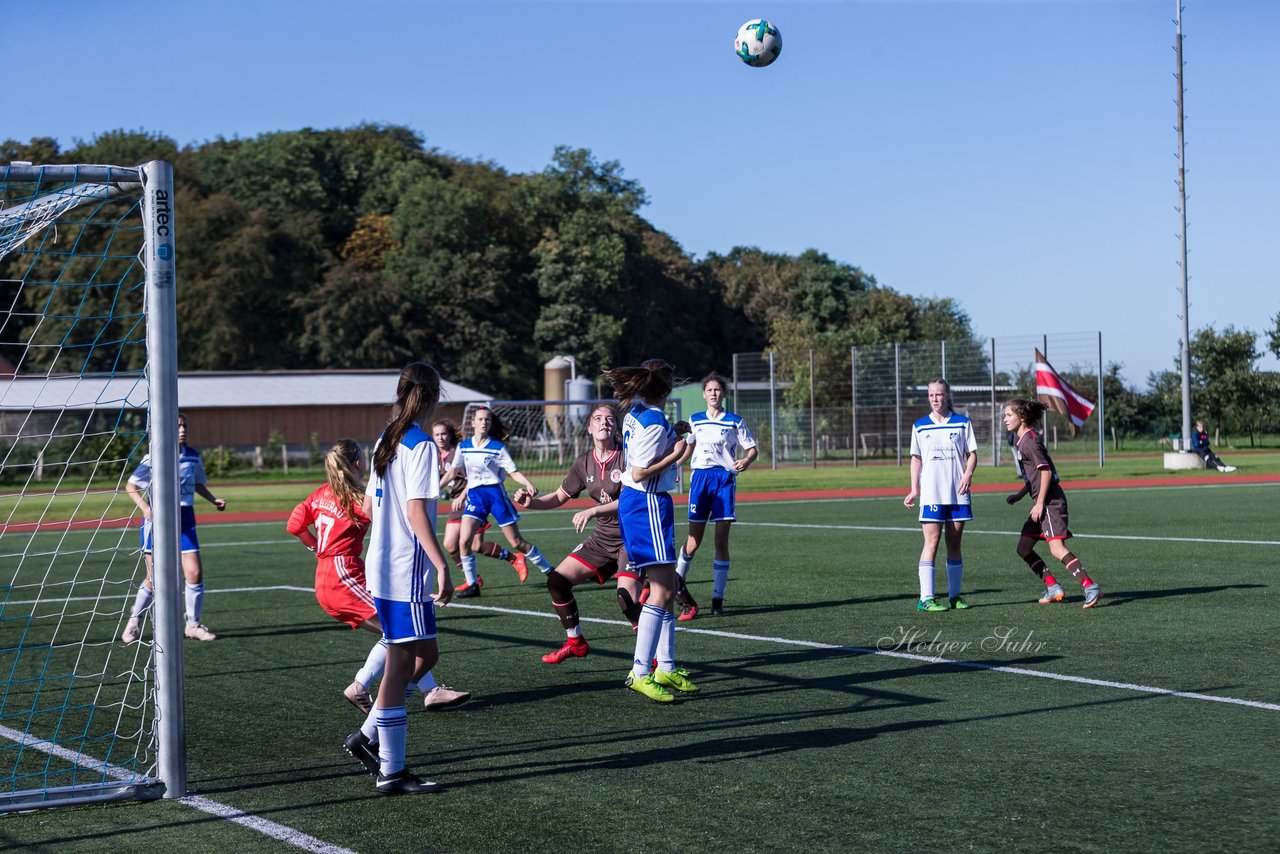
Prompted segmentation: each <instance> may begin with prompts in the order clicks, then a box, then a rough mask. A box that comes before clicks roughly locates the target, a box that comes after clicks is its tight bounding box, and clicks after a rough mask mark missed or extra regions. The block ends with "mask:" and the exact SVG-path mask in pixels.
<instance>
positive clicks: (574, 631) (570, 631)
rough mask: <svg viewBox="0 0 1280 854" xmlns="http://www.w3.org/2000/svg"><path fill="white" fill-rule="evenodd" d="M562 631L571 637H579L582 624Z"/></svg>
mask: <svg viewBox="0 0 1280 854" xmlns="http://www.w3.org/2000/svg"><path fill="white" fill-rule="evenodd" d="M564 633H565V634H566V635H568V636H569V637H571V638H580V637H582V624H581V623H579V624H578V625H576V626H574V627H573V628H571V629H565V630H564Z"/></svg>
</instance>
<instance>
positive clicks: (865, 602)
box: [0, 458, 1280, 852]
mask: <svg viewBox="0 0 1280 854" xmlns="http://www.w3.org/2000/svg"><path fill="white" fill-rule="evenodd" d="M1246 459H1247V458H1246ZM1109 468H1110V467H1109ZM1243 470H1244V466H1243V465H1242V471H1243ZM900 474H901V472H896V473H895V479H894V480H893V481H892V482H893V483H897V482H898V481H899V480H900V477H898V475H900ZM1006 474H1007V472H1006ZM1107 474H1109V475H1110V474H1112V472H1110V471H1108V472H1107ZM763 479H764V478H761V480H763ZM810 485H812V482H810ZM764 488H769V487H764ZM1278 489H1280V487H1277V486H1257V485H1252V486H1250V485H1243V484H1233V483H1232V482H1231V481H1230V480H1229V479H1226V478H1224V479H1223V481H1222V482H1221V483H1220V484H1215V485H1212V486H1201V487H1176V488H1134V489H1115V490H1090V491H1078V492H1075V493H1069V494H1070V499H1071V510H1072V517H1071V521H1072V527H1073V528H1074V529H1076V530H1077V531H1078V532H1079V534H1080V536H1078V537H1077V539H1076V540H1074V541H1073V542H1072V547H1073V549H1074V550H1075V551H1076V553H1077V554H1078V555H1080V556H1081V557H1082V559H1083V560H1084V562H1085V564H1086V566H1087V567H1088V568H1089V570H1090V572H1091V573H1092V574H1093V575H1094V576H1095V578H1096V579H1097V580H1098V581H1099V582H1100V583H1101V584H1102V585H1103V587H1104V589H1105V590H1106V597H1105V598H1104V600H1103V604H1102V606H1101V607H1099V608H1096V609H1094V610H1092V611H1083V610H1082V609H1081V608H1080V595H1079V587H1078V585H1074V584H1073V583H1072V582H1071V581H1070V579H1068V578H1064V579H1063V583H1064V586H1065V587H1066V588H1067V591H1068V601H1067V602H1066V603H1063V604H1060V605H1049V606H1040V605H1037V604H1035V599H1036V597H1037V596H1038V595H1039V591H1040V589H1041V587H1040V585H1039V582H1038V581H1037V580H1036V579H1035V577H1034V576H1032V574H1031V573H1030V572H1029V571H1028V570H1027V569H1026V567H1025V565H1024V564H1023V563H1022V562H1021V561H1020V560H1019V559H1018V558H1017V556H1016V555H1015V554H1014V551H1013V546H1014V543H1015V537H1014V536H1013V534H1012V533H1011V532H1014V531H1016V530H1017V529H1018V527H1019V525H1020V524H1021V518H1022V516H1021V514H1022V513H1024V512H1025V510H1026V509H1027V507H1028V506H1029V505H1027V504H1025V503H1024V504H1022V505H1020V506H1019V507H1018V508H1010V507H1008V506H1006V505H1005V504H1004V502H1003V500H1002V499H1001V497H1000V496H999V495H978V496H975V514H976V520H975V522H973V523H972V524H971V525H970V528H969V530H968V533H967V535H966V538H965V558H966V566H967V570H966V583H965V587H966V595H967V597H968V599H969V601H970V602H971V603H972V604H973V605H974V607H973V608H971V609H970V610H968V611H963V612H958V611H951V612H946V613H941V614H919V613H917V612H916V611H915V610H914V600H915V592H916V573H915V564H916V559H917V556H918V553H919V547H920V533H919V526H918V525H917V524H916V522H915V515H914V511H910V510H906V509H905V508H903V507H902V506H901V501H900V499H896V498H892V499H862V500H842V501H794V502H785V503H783V502H779V503H750V504H743V505H742V506H741V507H740V513H739V516H740V519H741V520H742V521H741V523H740V524H739V525H738V526H736V528H735V530H734V535H733V542H732V547H733V559H734V563H733V577H732V581H731V582H730V586H729V591H728V599H727V607H728V613H727V615H726V616H724V617H710V616H706V617H700V618H699V619H698V620H696V621H694V622H692V623H691V624H685V623H682V624H680V626H681V629H680V632H679V635H678V647H677V652H678V657H679V659H680V660H681V661H682V663H684V664H685V665H686V666H687V667H689V669H690V671H691V675H692V676H693V678H694V679H695V680H696V681H697V682H698V684H699V685H700V686H701V688H702V691H701V692H700V693H699V694H697V695H693V696H689V697H686V698H682V699H681V700H680V701H678V702H676V703H674V704H671V705H669V706H660V705H658V704H655V703H652V702H650V701H648V700H646V699H644V698H642V697H640V696H639V695H637V694H634V693H632V692H631V691H628V690H626V689H625V688H623V687H622V679H623V676H624V675H625V673H626V671H627V668H628V666H629V662H630V659H631V654H632V645H633V635H632V632H631V630H630V628H629V627H628V626H627V625H626V624H625V623H624V622H623V621H622V619H621V617H620V615H619V614H618V610H617V606H616V603H615V600H614V596H613V594H612V590H611V587H607V588H606V589H594V588H593V589H586V590H581V592H580V595H579V603H580V607H581V611H582V614H583V616H584V618H585V620H586V622H585V629H586V634H587V636H588V638H589V640H590V642H591V645H592V646H591V648H592V652H591V655H589V656H588V657H586V658H583V659H574V660H570V661H568V662H566V663H564V664H562V665H560V666H557V667H549V666H546V665H544V664H542V663H541V662H540V660H539V656H540V654H541V653H543V652H546V651H548V650H550V649H552V648H554V647H555V646H557V645H558V644H559V642H560V639H561V637H562V631H561V629H560V628H559V625H558V623H557V621H556V620H555V618H554V616H553V615H552V613H551V609H550V607H549V604H548V597H547V595H546V592H545V589H542V588H541V586H540V585H539V584H538V583H537V582H538V579H537V578H536V577H531V578H530V579H529V582H528V583H527V584H525V585H520V584H518V583H517V582H516V579H515V577H514V573H512V572H511V571H510V569H509V568H507V567H506V566H505V565H504V564H499V563H497V562H494V561H486V560H484V559H482V563H481V571H482V574H483V575H484V576H485V580H486V586H485V588H484V595H483V596H482V597H481V598H479V599H473V600H469V601H467V602H465V603H457V604H454V605H451V606H449V607H448V608H446V609H443V610H442V611H441V613H440V626H441V635H440V644H441V649H442V657H441V662H440V664H439V666H438V668H437V674H438V675H439V677H440V678H441V679H442V680H443V681H445V682H446V683H448V684H450V685H452V686H454V687H461V688H465V689H467V690H469V691H472V692H473V693H474V695H475V698H474V699H473V700H472V702H471V703H470V704H468V705H466V706H464V707H462V708H460V709H458V710H455V711H450V712H443V713H438V714H427V713H425V712H423V711H421V709H420V708H419V709H417V710H412V709H413V707H412V706H411V713H410V723H409V764H410V765H411V767H413V768H414V769H415V770H417V771H419V772H420V773H422V774H423V775H424V776H427V777H429V778H430V779H435V780H437V781H440V782H443V783H445V784H446V785H447V786H448V788H447V790H446V791H445V792H444V793H442V794H439V795H431V796H421V797H417V798H399V799H387V798H379V797H377V796H376V795H375V794H374V791H373V785H372V781H371V778H369V777H368V776H365V775H364V774H363V773H361V769H360V768H359V766H358V765H357V764H356V763H355V762H354V761H353V760H351V759H350V757H348V756H347V755H346V754H345V753H344V752H343V750H342V747H341V742H342V738H343V736H344V735H345V734H346V733H347V732H349V731H350V730H351V729H353V728H355V727H356V726H358V724H359V722H360V718H359V716H358V714H357V713H356V712H355V710H354V709H353V708H352V707H351V706H349V705H348V704H347V703H346V702H345V701H343V699H342V698H341V696H340V691H341V689H342V688H343V687H345V686H346V684H347V683H348V682H349V681H350V680H351V676H352V674H353V673H354V672H355V670H356V668H357V667H359V665H360V664H361V663H362V662H363V660H364V656H365V652H366V650H367V649H368V646H369V643H370V640H371V636H369V635H367V634H365V633H357V632H352V631H349V630H347V629H345V627H342V626H340V625H339V624H337V623H336V622H334V621H332V620H331V619H330V618H328V617H327V616H325V615H324V614H323V613H322V612H321V611H320V609H319V608H318V607H317V606H316V604H315V601H314V597H313V595H312V594H311V592H310V586H311V580H312V574H313V569H314V562H313V560H312V559H311V555H310V554H309V553H308V552H306V551H305V550H304V549H302V548H301V547H300V546H299V545H297V543H296V541H293V540H292V539H291V538H289V537H287V535H285V533H284V531H283V530H282V526H281V525H280V524H278V523H273V524H242V525H218V526H214V525H206V526H203V527H202V528H201V531H200V534H201V540H202V543H203V544H204V545H205V561H206V571H207V581H206V584H207V589H208V591H209V595H208V597H207V599H206V618H205V622H206V623H208V624H209V625H210V626H211V627H212V628H213V629H214V630H215V631H217V632H218V634H219V640H218V641H216V642H214V643H211V644H197V643H194V642H187V645H186V648H185V649H186V663H187V701H188V705H187V723H188V746H189V761H190V788H191V790H192V792H193V794H196V795H199V796H202V797H204V798H207V799H210V800H211V801H213V802H216V803H217V804H222V805H225V806H228V807H232V808H234V809H236V810H242V811H244V812H245V813H248V814H251V815H253V816H256V817H259V818H262V819H267V820H270V821H272V822H277V823H279V824H280V825H284V826H286V827H288V828H292V829H294V830H295V831H298V832H300V833H304V834H309V835H310V836H311V837H315V838H316V839H319V840H323V841H324V842H325V843H328V844H329V845H332V846H336V847H337V848H342V849H348V850H352V851H361V852H376V851H387V850H406V849H407V850H442V851H501V852H507V851H511V852H515V851H521V852H529V851H606V850H621V849H627V850H639V851H657V850H667V849H670V848H673V847H688V848H692V849H695V850H711V851H777V850H799V849H809V850H816V851H837V850H839V851H904V850H948V851H949V850H962V849H981V850H994V849H999V850H1002V851H1045V850H1064V851H1117V850H1151V849H1155V848H1160V849H1163V850H1169V851H1204V850H1233V851H1246V850H1249V851H1268V850H1274V846H1275V839H1276V835H1277V833H1280V806H1278V803H1280V798H1278V797H1277V796H1278V795H1280V765H1278V763H1277V762H1276V760H1275V756H1274V754H1275V745H1276V744H1277V740H1278V737H1280V706H1278V705H1277V704H1280V664H1278V662H1280V641H1277V628H1280V626H1278V623H1280V620H1278V619H1277V616H1276V614H1277V611H1276V609H1275V605H1274V600H1272V598H1271V593H1272V592H1273V591H1272V589H1271V588H1272V587H1273V586H1274V583H1273V576H1274V574H1275V573H1276V572H1277V561H1276V553H1277V547H1278V546H1280V541H1278V540H1277V539H1276V537H1275V534H1274V530H1275V529H1274V517H1275V511H1274V506H1275V502H1276V499H1277V497H1280V492H1278V491H1277V490H1278ZM568 518H569V516H568V514H567V513H562V512H548V513H540V514H539V513H528V514H525V518H524V522H523V526H522V528H523V531H524V533H525V534H526V536H527V537H528V538H529V539H530V540H532V541H533V542H535V543H537V544H538V545H539V546H540V547H541V548H542V550H543V551H544V552H546V553H547V554H548V555H549V556H551V555H557V556H558V555H562V554H564V553H565V552H566V551H567V550H568V549H569V548H571V547H572V546H573V545H574V544H575V543H576V542H577V541H578V537H577V535H575V534H574V533H573V532H572V530H571V529H570V528H569V527H568ZM678 530H683V525H681V526H678ZM51 536H55V535H50V534H41V535H38V537H37V539H39V538H44V537H51ZM56 536H63V535H56ZM73 536H74V535H73ZM8 542H9V540H8V538H6V544H8ZM5 551H9V549H7V548H6V549H5ZM710 575H711V572H710V544H709V543H708V545H707V546H706V548H705V549H704V551H703V553H701V554H700V555H699V556H698V558H697V560H696V562H695V564H694V567H693V570H692V573H691V581H692V583H691V589H692V591H693V592H694V594H695V595H696V596H697V597H698V598H699V599H700V600H701V601H703V603H704V604H705V603H706V600H707V599H709V597H710ZM943 576H944V573H943V572H942V571H939V584H940V589H945V580H944V579H943ZM282 587H283V588H293V589H281V588H282ZM267 588H273V589H267ZM120 595H128V594H127V591H121V593H120ZM118 601H119V602H120V605H119V607H121V608H123V607H124V605H123V600H118ZM1170 692H1183V694H1182V695H1177V694H1172V693H1170ZM1250 704H1252V705H1250ZM0 844H2V845H4V846H8V847H15V848H24V849H26V850H49V851H59V852H67V851H85V852H89V851H93V852H97V851H102V850H115V851H160V850H165V851H172V850H183V849H184V848H185V849H188V850H210V851H221V850H235V851H281V850H294V849H290V848H289V847H288V846H287V845H286V844H285V843H284V842H281V841H278V840H275V839H272V838H270V837H268V836H265V835H262V834H260V833H258V832H256V831H253V830H250V829H247V828H245V827H242V826H240V825H237V824H234V823H232V822H230V821H227V820H225V819H222V818H216V817H214V816H212V815H210V814H209V813H208V812H206V811H201V810H200V809H197V808H195V807H194V806H190V805H187V804H185V803H182V802H175V801H157V802H149V803H130V804H113V805H108V806H90V807H73V808H68V809H64V810H59V811H44V812H37V813H29V814H22V815H9V816H6V817H3V818H0ZM331 850H336V849H331Z"/></svg>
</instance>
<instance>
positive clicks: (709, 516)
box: [689, 467, 738, 522]
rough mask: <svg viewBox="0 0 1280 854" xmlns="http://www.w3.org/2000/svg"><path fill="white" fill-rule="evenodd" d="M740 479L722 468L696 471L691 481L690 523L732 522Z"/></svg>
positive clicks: (734, 517)
mask: <svg viewBox="0 0 1280 854" xmlns="http://www.w3.org/2000/svg"><path fill="white" fill-rule="evenodd" d="M737 492H738V478H737V477H736V476H735V474H734V473H733V472H731V471H725V470H724V469H722V468H718V467H717V468H713V469H694V470H693V477H692V478H691V479H690V480H689V521H690V522H732V521H733V520H734V519H736V518H737V517H736V516H734V515H733V505H734V496H735V495H736V494H737Z"/></svg>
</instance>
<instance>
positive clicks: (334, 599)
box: [316, 555, 378, 629]
mask: <svg viewBox="0 0 1280 854" xmlns="http://www.w3.org/2000/svg"><path fill="white" fill-rule="evenodd" d="M316 601H317V602H319V603H320V607H321V608H323V609H324V612H325V613H326V614H328V615H329V616H330V617H333V618H334V619H335V620H337V621H338V622H340V623H346V624H347V625H348V626H350V627H351V628H353V629H355V628H359V626H360V624H361V623H363V622H364V621H365V620H367V619H369V618H370V617H376V616H377V615H378V609H377V608H375V607H374V606H373V596H371V595H370V594H369V590H368V588H366V587H365V582H364V561H363V560H361V559H360V558H358V557H350V556H342V555H339V556H337V557H322V558H320V559H319V560H317V561H316Z"/></svg>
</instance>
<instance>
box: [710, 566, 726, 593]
mask: <svg viewBox="0 0 1280 854" xmlns="http://www.w3.org/2000/svg"><path fill="white" fill-rule="evenodd" d="M728 586H729V561H727V560H713V561H712V562H711V598H712V599H723V598H724V589H725V588H726V587H728Z"/></svg>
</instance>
